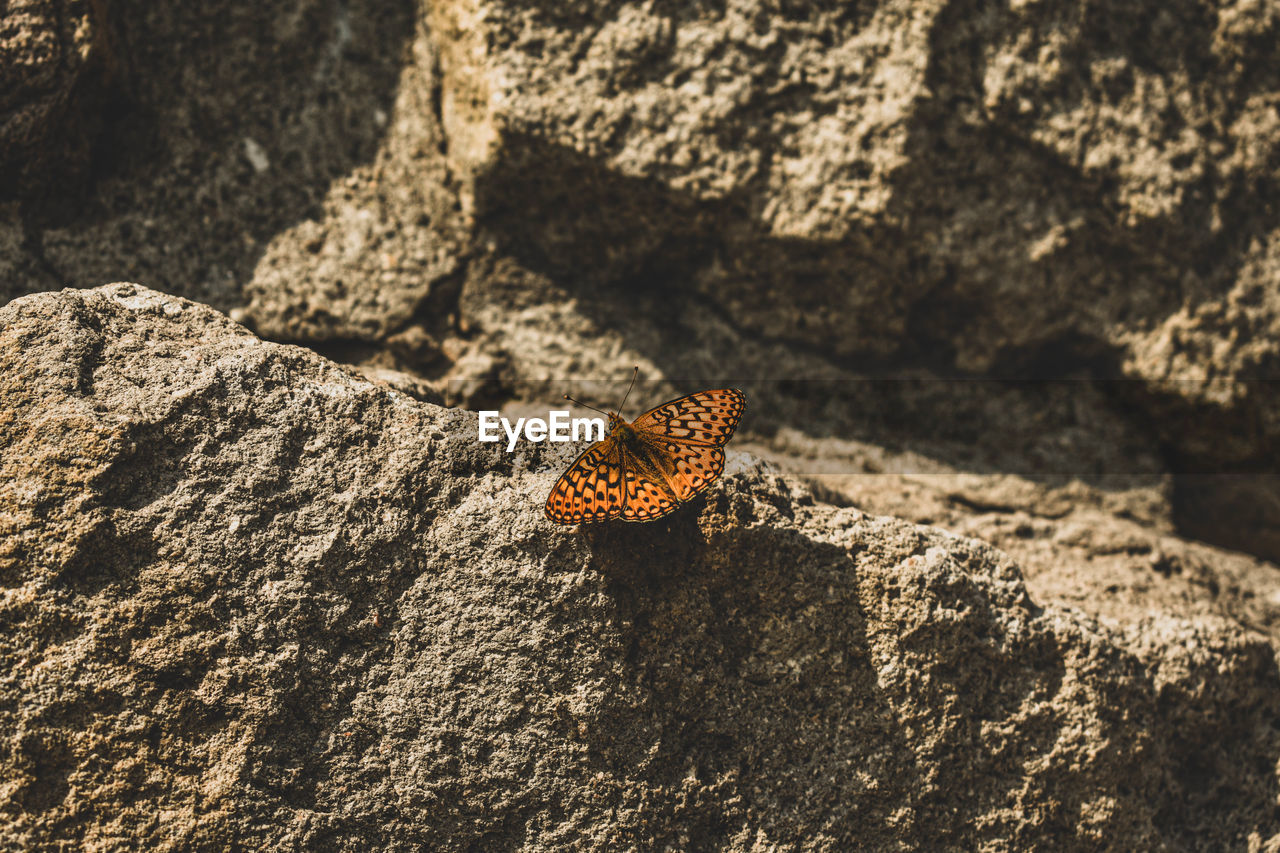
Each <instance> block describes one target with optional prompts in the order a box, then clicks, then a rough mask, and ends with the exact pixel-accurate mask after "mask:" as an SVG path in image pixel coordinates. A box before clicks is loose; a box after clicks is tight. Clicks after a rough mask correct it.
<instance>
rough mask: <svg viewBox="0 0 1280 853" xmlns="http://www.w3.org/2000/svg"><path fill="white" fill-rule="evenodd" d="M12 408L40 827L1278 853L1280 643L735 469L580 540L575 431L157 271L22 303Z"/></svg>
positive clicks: (15, 525) (269, 843) (54, 838)
mask: <svg viewBox="0 0 1280 853" xmlns="http://www.w3.org/2000/svg"><path fill="white" fill-rule="evenodd" d="M0 422H2V423H3V427H4V428H3V429H2V430H0V443H2V445H3V446H2V447H0V465H3V468H4V471H3V476H2V477H0V520H2V523H3V524H4V530H3V536H2V537H0V543H3V551H0V582H2V583H3V586H4V590H3V599H2V600H0V613H3V617H2V618H3V622H4V626H5V628H4V631H3V632H2V633H0V667H3V672H4V674H5V677H4V678H3V679H0V692H2V693H3V697H4V698H3V701H0V716H2V717H3V726H0V731H3V732H4V733H5V734H4V736H3V738H2V739H0V744H2V746H0V766H2V768H3V769H2V770H0V777H2V778H4V779H6V780H7V781H6V783H5V785H4V787H3V788H2V789H0V809H2V810H3V812H4V814H5V816H6V820H5V822H4V828H3V829H2V830H0V832H3V844H4V846H6V847H23V848H36V849H42V848H51V847H53V846H55V845H56V844H72V845H77V846H82V847H94V846H98V847H147V848H178V847H188V848H189V847H205V846H226V845H230V846H247V847H257V848H268V847H282V846H284V847H287V846H297V847H307V848H315V847H339V848H368V847H377V848H382V849H417V848H421V847H431V848H434V849H468V848H473V849H474V848H487V849H494V848H502V849H514V848H520V849H526V850H544V849H545V850H553V849H563V848H564V847H566V846H571V847H582V848H585V849H617V848H618V847H620V846H625V847H635V848H637V849H661V848H663V847H675V848H700V847H718V848H722V849H733V850H750V849H761V848H776V849H802V848H803V849H831V850H837V849H848V848H849V846H850V845H852V844H855V843H856V844H858V845H860V846H863V847H867V848H874V849H888V848H894V849H897V848H900V847H903V846H906V847H922V846H937V845H939V844H942V845H945V846H956V847H964V848H972V847H1001V848H1017V849H1045V850H1048V849H1063V848H1064V847H1068V848H1071V847H1074V848H1078V849H1090V848H1096V847H1098V846H1100V845H1107V846H1116V847H1121V848H1127V849H1154V848H1159V847H1162V846H1167V847H1171V848H1179V847H1190V846H1208V847H1219V848H1220V847H1244V846H1251V847H1261V846H1263V845H1274V844H1276V843H1278V842H1280V836H1277V835H1276V832H1277V818H1278V815H1277V812H1276V801H1275V792H1276V790H1277V770H1276V767H1277V758H1278V757H1280V731H1278V730H1277V729H1276V727H1275V720H1276V719H1277V718H1280V677H1278V671H1277V661H1276V653H1275V648H1274V646H1273V645H1272V643H1271V642H1269V641H1268V639H1267V638H1266V637H1265V635H1263V634H1260V633H1258V632H1256V631H1251V630H1247V629H1245V628H1242V627H1241V626H1240V625H1239V624H1236V622H1234V621H1233V620H1231V619H1228V618H1223V617H1222V616H1220V615H1215V614H1212V613H1193V614H1190V615H1185V616H1180V615H1177V614H1169V613H1151V612H1141V611H1138V610H1135V611H1133V612H1131V613H1130V614H1129V615H1128V616H1127V618H1124V619H1119V620H1110V621H1105V622H1104V621H1100V620H1099V619H1096V618H1094V617H1093V616H1091V615H1089V614H1087V613H1085V612H1083V611H1082V610H1080V609H1077V608H1074V607H1071V606H1065V605H1063V604H1061V603H1058V602H1054V601H1051V600H1044V599H1037V597H1036V596H1033V595H1032V594H1029V592H1028V587H1027V584H1026V582H1025V580H1024V577H1023V572H1022V570H1021V569H1020V568H1019V566H1018V565H1017V563H1015V562H1014V561H1013V560H1012V559H1011V558H1010V557H1009V556H1007V555H1006V554H1004V553H1002V552H1001V551H999V550H997V549H996V548H994V547H992V546H991V545H989V544H987V543H985V542H983V541H981V540H978V539H974V538H969V537H966V536H963V535H956V534H954V533H948V532H946V531H944V530H942V529H939V528H936V527H930V526H925V525H919V524H915V523H912V522H909V521H904V520H901V519H895V518H892V517H875V516H870V515H867V514H866V513H864V512H862V511H860V510H857V509H854V508H847V507H846V508H837V507H833V506H831V505H829V504H825V503H822V502H819V501H816V500H815V499H814V496H813V495H812V494H811V493H810V492H809V491H808V490H807V489H806V488H804V487H803V486H802V485H801V484H800V483H799V482H798V481H797V480H795V479H794V478H792V477H790V476H789V475H786V474H784V473H782V472H781V470H780V469H777V468H775V467H772V466H771V465H768V464H766V463H762V462H760V461H758V460H756V459H755V458H753V457H751V456H749V455H746V454H744V453H741V452H739V451H736V450H732V449H731V452H730V465H729V468H728V470H727V472H726V474H725V476H724V478H723V479H722V481H721V482H720V483H719V484H717V485H716V486H715V487H714V488H713V489H711V490H710V491H709V492H708V493H707V494H706V496H705V497H704V498H701V499H699V500H698V501H696V502H695V503H694V504H692V505H690V506H688V507H686V508H684V509H683V510H682V511H680V512H678V513H676V514H674V515H672V516H670V517H669V518H668V519H665V520H663V521H661V522H658V523H653V524H646V525H619V526H586V527H582V528H563V527H555V526H552V525H550V524H549V523H548V522H547V521H546V520H545V519H544V518H543V517H542V514H541V502H542V499H543V497H544V495H545V493H546V491H547V489H548V488H549V486H550V484H551V482H552V481H553V479H554V477H555V476H556V475H557V472H558V470H559V468H560V466H561V465H563V463H564V462H565V461H566V458H567V452H566V451H562V450H561V449H560V448H558V447H554V446H551V445H525V446H524V447H522V449H521V450H520V451H518V452H516V453H513V454H507V453H504V452H502V451H501V450H499V449H496V448H495V447H494V446H493V445H482V444H479V443H477V442H476V441H475V423H476V422H475V416H474V414H473V413H468V412H465V411H461V410H456V409H445V408H441V407H438V406H436V405H433V404H430V403H425V402H420V401H418V400H415V399H413V398H410V397H408V396H405V395H404V394H401V393H399V392H398V391H396V390H394V389H392V388H390V387H388V386H386V385H384V384H377V383H373V382H370V381H368V380H367V379H364V378H362V377H361V376H359V375H358V374H355V373H353V372H352V371H350V370H348V369H345V368H342V367H339V366H337V365H334V364H333V363H331V362H328V361H326V360H325V359H323V358H321V357H320V356H317V355H315V354H314V353H312V352H309V351H307V350H304V349H301V348H297V347H292V346H282V345H278V344H271V343H266V342H263V341H261V340H260V339H258V338H256V337H255V336H253V335H252V334H250V333H249V332H248V331H247V330H246V329H244V328H243V327H241V326H238V325H237V324H235V323H233V322H231V321H230V320H228V319H227V318H226V317H224V316H222V315H220V314H218V313H217V312H214V311H212V310H210V309H208V308H206V307H204V306H201V305H198V304H195V303H191V302H188V301H186V300H183V299H180V298H177V297H172V296H166V295H163V294H160V293H157V292H155V291H150V290H147V289H146V288H143V287H141V286H138V285H132V284H115V285H110V286H105V287H101V288H96V289H93V290H88V291H84V290H64V291H62V292H60V293H48V294H40V295H36V296H29V297H24V298H22V299H18V300H15V301H13V302H11V303H10V304H9V305H8V306H6V307H4V308H3V309H0Z"/></svg>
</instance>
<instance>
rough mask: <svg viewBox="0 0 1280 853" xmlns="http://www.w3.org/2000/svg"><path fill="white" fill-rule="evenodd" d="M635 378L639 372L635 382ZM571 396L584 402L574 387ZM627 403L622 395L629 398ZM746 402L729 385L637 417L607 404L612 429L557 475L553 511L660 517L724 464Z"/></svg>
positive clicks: (577, 516) (560, 518)
mask: <svg viewBox="0 0 1280 853" xmlns="http://www.w3.org/2000/svg"><path fill="white" fill-rule="evenodd" d="M638 372H639V369H638V368H637V373H638ZM635 381H636V379H635V374H633V375H632V377H631V384H632V385H635ZM630 393H631V389H630V388H628V389H627V395H630ZM565 399H567V400H572V401H573V402H575V403H577V402H578V401H577V400H573V398H571V397H569V396H568V395H566V396H565ZM626 403H627V397H626V396H623V398H622V406H625V405H626ZM578 405H584V404H582V403H579V404H578ZM622 406H618V411H619V412H621V411H622ZM587 408H591V407H590V406H587ZM746 408H747V398H746V396H744V395H743V393H742V392H741V391H739V390H737V389H735V388H723V389H720V390H717V391H699V392H698V393H697V394H690V395H689V396H687V397H680V398H678V399H675V400H670V401H668V402H666V403H663V404H662V405H661V406H657V407H656V408H653V409H650V410H649V411H647V412H645V413H644V414H643V415H641V416H640V417H638V418H636V419H635V421H634V422H632V423H627V422H626V421H624V420H623V419H622V417H621V415H620V414H614V413H613V412H602V414H606V415H608V416H609V434H608V435H607V436H605V438H604V440H603V441H598V442H596V443H595V444H593V445H591V446H590V447H588V448H587V449H586V450H585V451H583V453H582V455H581V456H579V457H578V458H577V459H575V460H574V462H573V464H572V465H570V466H569V470H568V471H565V472H564V474H563V475H561V477H560V479H559V480H557V481H556V484H555V486H554V487H552V489H551V494H550V495H548V496H547V518H549V519H551V520H552V521H554V522H556V523H557V524H577V523H578V522H582V521H606V520H608V519H612V518H621V519H622V520H623V521H652V520H653V519H655V518H661V517H662V516H664V515H666V514H667V513H669V512H671V511H673V510H675V508H676V507H678V506H679V505H680V504H682V503H684V502H685V501H687V500H689V499H690V498H692V497H693V496H694V495H697V494H698V493H700V492H702V491H703V490H704V489H705V488H706V487H707V486H709V485H711V484H712V483H713V482H715V480H716V478H718V477H719V476H720V473H721V472H722V471H724V451H723V450H721V449H720V448H721V447H723V446H724V445H725V443H726V442H727V441H728V440H729V437H730V436H732V435H733V431H734V429H735V428H736V427H737V426H738V421H740V420H741V419H742V413H743V412H744V411H746ZM596 411H598V412H599V411H600V410H599V409H596Z"/></svg>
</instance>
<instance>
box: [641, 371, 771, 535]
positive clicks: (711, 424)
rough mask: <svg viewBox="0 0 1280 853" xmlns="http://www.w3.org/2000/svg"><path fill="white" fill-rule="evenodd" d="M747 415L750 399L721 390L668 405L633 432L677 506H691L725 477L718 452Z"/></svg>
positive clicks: (721, 453) (650, 414) (650, 413)
mask: <svg viewBox="0 0 1280 853" xmlns="http://www.w3.org/2000/svg"><path fill="white" fill-rule="evenodd" d="M746 409H747V398H746V396H745V395H744V394H743V393H742V392H741V391H739V390H737V389H735V388H722V389H718V390H714V391H700V392H698V393H697V394H690V395H689V396H687V397H680V398H678V399H675V400H669V401H668V402H666V403H663V404H662V405H660V406H655V407H654V408H652V409H650V410H649V411H647V412H645V413H644V414H643V415H641V416H640V417H638V418H636V420H635V423H634V424H632V427H633V428H634V429H635V430H636V432H637V433H638V434H639V435H640V436H641V438H643V439H644V440H645V442H646V443H647V444H648V445H649V448H650V450H651V454H650V455H651V456H652V457H653V459H654V462H655V463H656V465H657V467H659V468H660V469H661V471H660V473H661V475H662V479H663V480H664V481H665V485H666V486H667V490H668V491H670V492H671V493H672V495H674V497H675V499H676V501H677V502H684V501H687V500H689V499H690V498H692V497H693V496H694V495H696V494H698V493H699V492H701V491H702V490H703V489H705V488H707V486H709V485H711V484H712V483H714V482H715V481H716V479H717V478H719V476H720V475H721V473H723V472H724V451H723V450H721V449H720V448H721V447H723V446H724V444H725V442H727V441H728V440H729V438H730V436H732V435H733V431H734V430H735V429H737V427H738V422H739V421H740V420H742V413H743V412H745V411H746ZM669 511H670V510H668V512H669Z"/></svg>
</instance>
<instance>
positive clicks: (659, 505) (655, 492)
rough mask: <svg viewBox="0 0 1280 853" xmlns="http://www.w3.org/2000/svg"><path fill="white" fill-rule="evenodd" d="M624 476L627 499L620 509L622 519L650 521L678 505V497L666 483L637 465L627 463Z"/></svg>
mask: <svg viewBox="0 0 1280 853" xmlns="http://www.w3.org/2000/svg"><path fill="white" fill-rule="evenodd" d="M624 458H625V455H624ZM628 461H631V460H628ZM624 476H625V492H626V498H627V500H626V505H625V506H624V507H623V509H622V516H621V517H622V520H623V521H652V520H653V519H655V518H661V517H662V516H664V515H666V514H667V513H669V512H671V511H672V510H674V509H675V508H676V507H678V506H680V500H679V498H678V497H677V496H676V495H673V494H672V493H671V490H670V489H668V488H667V487H666V485H664V484H663V483H661V482H660V481H659V480H657V479H654V478H653V477H652V476H650V475H649V474H648V473H646V472H645V471H643V470H642V469H640V467H639V466H636V465H632V464H628V465H627V466H626V470H625V472H624Z"/></svg>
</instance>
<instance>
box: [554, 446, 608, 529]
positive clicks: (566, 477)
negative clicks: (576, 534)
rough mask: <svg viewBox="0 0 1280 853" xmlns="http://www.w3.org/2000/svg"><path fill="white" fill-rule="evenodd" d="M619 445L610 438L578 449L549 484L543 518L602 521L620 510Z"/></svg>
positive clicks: (563, 520) (569, 521)
mask: <svg viewBox="0 0 1280 853" xmlns="http://www.w3.org/2000/svg"><path fill="white" fill-rule="evenodd" d="M623 477H624V471H623V460H622V449H621V448H620V447H619V446H618V442H616V441H614V439H613V438H606V439H604V440H603V441H598V442H596V443H595V444H593V445H591V446H590V447H588V448H587V449H586V450H584V451H583V452H582V454H581V455H580V456H578V458H577V459H575V460H574V461H573V464H572V465H570V466H569V470H567V471H565V472H564V473H563V474H561V475H560V479H559V480H557V481H556V484H555V485H554V486H552V487H551V494H550V495H548V496H547V506H546V512H547V518H549V519H551V520H552V521H554V522H556V523H557V524H578V523H579V522H583V521H606V520H608V519H610V518H617V517H618V515H620V514H621V513H622V509H623V505H624V503H625V498H624V494H623V485H622V484H623Z"/></svg>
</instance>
